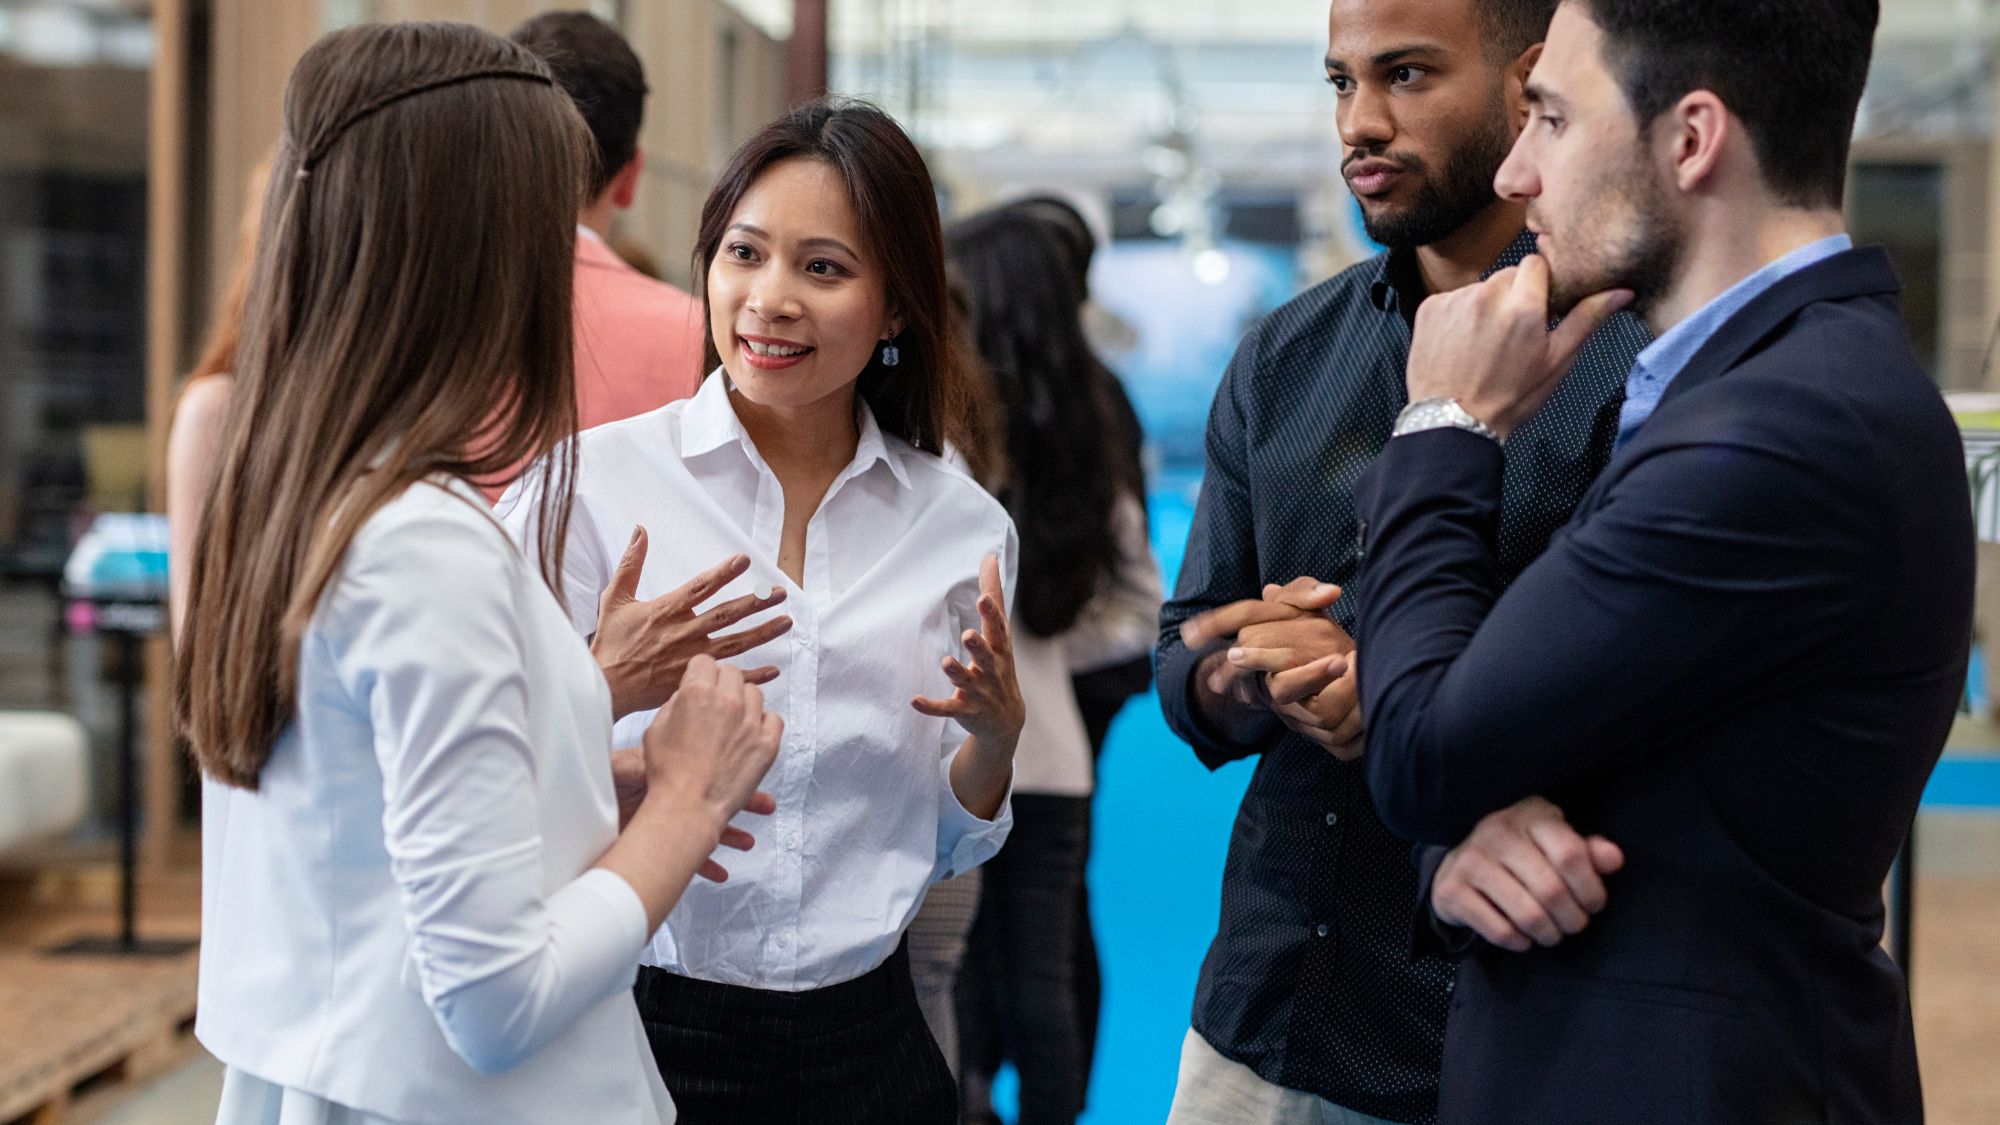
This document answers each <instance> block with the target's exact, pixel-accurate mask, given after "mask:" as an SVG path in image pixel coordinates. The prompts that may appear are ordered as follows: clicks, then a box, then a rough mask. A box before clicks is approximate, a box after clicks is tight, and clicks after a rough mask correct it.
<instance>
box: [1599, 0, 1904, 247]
mask: <svg viewBox="0 0 2000 1125" xmlns="http://www.w3.org/2000/svg"><path fill="white" fill-rule="evenodd" d="M1569 2H1572V3H1580V4H1582V5H1583V7H1584V10H1585V12H1586V13H1587V14H1588V15H1589V16H1590V19H1591V22H1593V23H1595V24H1596V25H1597V26H1598V28H1599V29H1600V30H1602V32H1603V33H1604V61H1605V64H1606V65H1607V66H1609V67H1610V68H1611V72H1612V74H1614V75H1615V76H1616V77H1617V79H1618V84H1619V85H1620V87H1622V88H1623V89H1624V91H1625V99H1626V101H1628V102H1630V103H1631V106H1632V110H1633V112H1634V113H1635V114H1637V115H1638V118H1639V121H1640V123H1641V124H1648V123H1650V122H1652V121H1653V120H1654V119H1656V118H1657V117H1659V115H1660V114H1662V113H1665V112H1666V111H1667V110H1668V109H1670V108H1672V107H1673V105H1674V104H1675V103H1677V102H1679V101H1680V100H1681V99H1682V98H1684V97H1686V96H1687V95H1688V94H1690V93H1692V92H1694V91H1696V90H1709V91H1711V92H1713V93H1714V94H1715V95H1716V96H1717V97H1718V98H1721V99H1722V102H1723V104H1724V105H1726V106H1728V107H1729V111H1730V112H1731V113H1733V114H1735V115H1736V116H1737V118H1739V119H1740V120H1741V121H1742V122H1743V128H1744V130H1745V131H1746V132H1747V133H1749V135H1750V142H1751V145H1752V147H1754V148H1755V149H1756V152H1757V160H1758V162H1759V164H1761V165H1762V167H1763V171H1764V180H1765V182H1766V183H1767V184H1769V185H1770V188H1771V190H1772V191H1773V192H1774V193H1775V194H1776V195H1777V196H1778V197H1779V198H1780V199H1782V200H1784V201H1785V202H1786V203H1788V204H1791V205H1792V206H1795V207H1838V206H1840V204H1841V200H1842V197H1843V196H1844V195H1845V192H1846V186H1847V150H1848V146H1849V143H1850V142H1851V141H1852V140H1853V137H1854V115H1855V113H1856V111H1857V110H1858V109H1859V108H1860V106H1861V91H1862V88H1863V87H1864V86H1866V85H1867V84H1868V63H1869V59H1870V57H1871V55H1872V54H1873V52H1874V46H1875V25H1876V23H1877V21H1878V20H1880V18H1881V3H1880V0H1672V2H1671V3H1662V2H1661V0H1569Z"/></svg>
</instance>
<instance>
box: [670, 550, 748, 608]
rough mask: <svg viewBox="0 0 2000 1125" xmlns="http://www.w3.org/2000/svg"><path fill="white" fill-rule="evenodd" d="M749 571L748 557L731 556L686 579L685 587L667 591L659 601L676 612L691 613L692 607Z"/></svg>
mask: <svg viewBox="0 0 2000 1125" xmlns="http://www.w3.org/2000/svg"><path fill="white" fill-rule="evenodd" d="M749 569H750V556H749V555H731V556H730V557H728V558H726V559H724V560H722V561H721V562H719V563H717V564H715V565H714V566H712V567H709V568H708V569H707V570H704V571H702V572H701V573H700V574H697V575H695V576H694V577H693V578H690V579H688V581H687V584H686V585H683V586H681V587H680V588H678V589H675V590H670V591H668V592H667V593H666V594H664V595H662V597H661V600H662V601H664V602H667V603H668V604H669V605H672V606H673V607H674V608H675V609H677V610H680V611H683V612H687V613H692V612H694V607H696V606H698V605H700V604H701V603H703V602H705V601H707V600H708V599H710V598H712V597H714V596H715V593H716V591H718V590H720V589H722V588H723V587H724V586H727V585H729V584H730V583H731V582H734V581H736V579H737V577H738V576H739V575H741V574H743V572H745V571H747V570H749Z"/></svg>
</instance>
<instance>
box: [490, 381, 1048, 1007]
mask: <svg viewBox="0 0 2000 1125" xmlns="http://www.w3.org/2000/svg"><path fill="white" fill-rule="evenodd" d="M857 421H858V423H859V427H860V441H859V443H858V445H857V447H856V449H855V453H854V459H853V461H852V462H851V463H849V464H848V466H847V467H846V468H845V469H843V470H842V471H841V473H840V474H839V475H838V476H837V477H836V478H835V480H834V482H833V485H832V486H831V487H830V488H828V489H827V492H826V496H825V497H824V499H822V500H821V501H820V506H819V509H818V511H817V512H815V513H814V514H813V517H812V520H811V522H810V523H809V524H808V525H807V529H806V557H805V565H804V567H803V576H804V578H805V581H804V583H803V584H799V583H794V582H793V581H792V580H791V579H790V578H789V577H787V576H786V575H785V574H784V572H783V571H781V570H779V569H778V565H777V560H778V545H779V543H778V541H779V536H780V534H781V532H782V530H783V527H784V514H785V499H784V490H783V488H782V486H781V485H780V484H779V482H778V478H777V476H776V474H774V473H773V472H772V471H771V469H770V466H769V465H767V464H766V463H765V461H764V458H763V457H762V456H761V455H760V454H759V453H758V452H757V448H756V446H755V444H754V443H753V442H752V441H751V440H750V437H749V435H748V434H747V433H746V432H745V431H744V429H743V425H742V423H741V422H740V421H739V420H738V419H737V417H736V412H735V409H734V408H733V407H732V406H731V405H730V400H729V392H728V381H727V379H726V377H725V376H723V375H722V374H721V373H719V372H718V373H717V374H714V375H711V376H709V378H708V379H707V380H706V381H704V383H703V384H702V387H701V390H700V391H699V392H697V393H696V394H695V396H694V397H693V398H691V399H687V400H684V401H681V402H676V403H672V404H669V405H668V406H665V407H663V408H661V409H659V410H656V411H653V412H651V413H649V414H642V415H640V416H638V417H636V418H630V419H627V420H625V421H622V422H614V423H612V424H610V425H608V426H600V427H598V428H596V429H593V430H590V431H587V432H586V433H584V434H583V435H582V436H581V437H580V438H579V439H578V441H579V448H578V468H577V483H576V504H575V507H574V509H573V510H572V512H571V515H570V527H569V539H568V545H567V552H566V556H565V559H564V568H563V574H564V584H565V587H566V590H565V597H564V600H565V602H566V604H567V607H568V609H569V611H570V614H571V615H572V617H573V618H574V620H575V627H576V630H577V632H579V633H581V634H584V635H586V636H587V635H590V634H592V633H594V632H596V629H597V606H598V597H599V595H600V594H601V593H602V591H603V589H604V587H605V586H607V585H609V584H610V581H611V575H612V571H613V569H614V568H615V567H616V565H617V563H618V560H619V558H620V557H621V556H623V554H624V553H625V547H626V545H627V543H628V542H629V541H630V540H631V537H632V529H633V528H634V527H637V526H641V525H643V526H644V527H645V528H646V530H647V533H648V540H649V543H650V547H649V553H648V554H647V556H646V565H645V568H644V570H643V571H642V572H641V574H640V577H639V589H638V596H639V597H640V598H641V599H650V598H656V597H659V596H660V595H662V594H665V593H667V592H668V591H670V590H673V589H675V588H676V587H679V586H681V585H683V584H684V583H686V582H687V581H688V580H689V579H692V578H693V577H694V576H695V575H697V574H699V573H700V572H702V571H704V570H707V569H708V568H710V567H712V566H714V565H716V564H717V563H719V562H721V561H723V560H724V559H726V558H728V557H729V556H731V555H736V554H745V555H748V556H750V559H751V564H750V570H749V572H748V573H747V574H745V575H743V576H742V577H741V578H738V579H737V580H736V581H735V582H733V583H731V584H730V585H729V586H728V587H727V588H726V589H724V590H723V591H722V592H721V593H720V594H718V595H716V597H715V598H714V599H712V600H711V601H710V602H709V603H706V605H719V604H721V603H722V602H724V601H726V600H728V599H730V598H735V597H738V596H741V595H743V594H747V593H750V592H752V591H753V590H754V591H757V592H765V591H768V590H770V589H771V588H772V587H773V586H783V587H784V588H785V589H786V591H787V596H786V600H785V602H784V603H783V604H782V605H781V606H780V607H779V608H778V609H776V610H773V611H771V612H772V614H776V613H784V614H787V615H789V616H790V617H791V618H792V620H793V626H792V630H791V632H790V633H789V634H787V635H786V636H783V637H780V638H778V639H777V640H776V641H773V642H771V643H769V644H766V645H763V646H761V647H759V648H756V649H753V650H751V651H750V652H748V653H746V654H744V655H742V656H740V657H737V658H735V659H734V660H732V661H731V663H733V664H736V665H738V666H740V667H743V668H756V667H761V666H764V665H773V666H775V667H777V669H778V671H779V674H778V678H777V680H776V681H775V682H773V683H771V684H768V685H766V686H765V688H764V693H765V705H766V706H767V707H769V708H770V709H771V710H773V711H775V712H777V713H778V714H779V715H782V716H783V717H784V719H785V737H784V742H783V743H782V744H781V745H780V747H779V750H778V759H777V761H776V762H775V763H774V764H773V765H772V767H771V772H770V773H769V774H768V775H767V776H766V777H765V779H764V781H763V785H762V788H764V789H766V790H768V791H769V792H770V793H771V794H772V795H773V796H774V797H776V798H777V802H778V811H777V813H776V814H775V815H774V816H769V817H761V816H747V815H745V816H739V817H737V819H736V823H737V824H738V825H739V826H740V827H742V828H744V829H746V830H748V831H749V832H751V833H752V834H753V835H755V836H756V837H757V847H756V848H755V849H754V850H752V851H751V852H749V853H747V854H742V853H735V852H730V853H727V854H725V855H722V856H720V857H719V858H720V859H721V861H722V863H723V865H724V866H725V867H727V868H728V869H729V881H728V882H726V883H706V882H697V883H696V884H695V885H694V886H693V887H690V888H689V889H688V892H687V893H686V894H684V895H683V896H681V900H680V903H679V904H678V905H677V906H676V907H675V908H674V911H673V913H672V914H670V915H669V916H668V918H667V922H666V925H664V926H663V927H661V929H660V931H659V932H658V934H656V935H655V936H654V938H653V942H652V945H651V947H650V948H649V949H648V950H647V953H646V956H645V961H646V963H648V964H652V965H657V966H659V967H661V968H664V969H666V970H668V971H670V972H674V973H678V974H680V975H683V976H689V977H695V978H698V979H701V980H710V981H719V982H722V983H726V984H737V985H746V986H750V987H755V988H765V989H772V990H776V991H786V992H791V991H800V990H804V989H810V988H823V987H825V986H827V985H831V984H838V983H840V982H841V981H845V980H851V979H853V978H855V977H859V976H861V975H863V974H865V973H867V972H868V971H869V970H871V969H873V968H875V967H876V966H878V965H880V964H881V963H882V962H884V961H886V960H887V959H888V958H889V955H890V954H892V953H894V952H895V951H896V945H897V943H898V942H899V941H900V940H901V939H902V934H903V930H904V929H905V928H906V927H907V926H908V925H909V922H910V919H911V918H912V917H913V916H914V915H915V914H916V910H917V906H918V904H919V903H921V902H922V901H923V897H924V891H925V889H926V888H927V887H929V885H930V884H931V883H932V882H934V881H936V880H939V879H943V878H946V877H948V876H950V875H953V874H957V873H959V872H963V871H967V870H970V869H971V868H973V867H976V866H978V865H979V864H981V863H984V862H985V861H986V860H987V859H988V858H989V857H991V856H992V855H993V854H994V853H995V852H997V851H999V850H1000V844H1001V842H1002V841H1003V840H1004V839H1005V838H1006V835H1007V831H1008V829H1009V828H1010V827H1011V826H1012V824H1013V813H1012V810H1011V807H1010V806H1009V805H1007V804H1004V803H1003V805H1002V807H1001V811H1000V813H999V814H998V815H997V816H996V817H995V818H994V819H992V820H990V821H988V820H981V819H980V818H979V817H977V816H974V815H973V814H972V813H971V812H970V811H968V810H967V809H966V808H965V807H964V806H963V805H962V804H960V803H959V801H958V798H957V796H956V795H954V793H953V792H952V788H951V762H952V759H953V757H954V756H955V755H956V753H957V751H958V748H959V746H960V745H961V744H962V742H963V741H964V739H965V732H964V731H963V730H961V729H960V728H959V727H958V725H957V724H956V723H952V722H950V721H948V720H945V719H935V718H929V717H926V716H924V715H921V714H919V713H917V712H916V711H915V710H914V709H912V708H911V706H910V700H911V698H912V697H913V696H917V695H926V696H932V697H943V696H947V695H949V694H951V690H952V689H951V684H950V681H949V680H947V679H946V678H945V675H944V672H943V670H942V669H941V668H940V666H939V662H940V661H941V660H942V659H943V658H944V657H945V656H946V655H948V654H957V655H958V656H959V657H960V658H961V659H963V658H964V656H965V650H964V647H963V646H962V645H961V644H960V643H959V637H960V634H961V633H962V632H963V631H964V630H966V629H976V628H978V627H979V613H978V609H977V603H978V599H979V564H980V560H981V559H982V558H983V557H984V556H986V555H989V554H990V555H997V556H999V557H1000V561H1001V572H1002V583H1003V585H1004V587H1005V588H1007V589H1012V588H1013V584H1014V573H1015V565H1016V563H1015V560H1016V556H1017V553H1018V551H1017V547H1016V542H1015V538H1014V523H1013V521H1012V520H1011V519H1010V518H1008V516H1007V511H1006V509H1005V508H1003V507H1002V506H1001V505H1000V503H999V502H998V501H996V500H994V499H993V498H992V497H991V496H989V495H987V493H986V491H985V490H984V489H982V488H981V487H979V485H978V484H976V483H975V482H974V481H973V480H972V479H971V478H970V477H968V476H967V475H965V473H964V472H963V471H962V470H960V469H958V468H956V467H955V466H953V465H951V464H949V463H948V462H947V461H945V460H944V459H943V458H940V457H935V456H932V455H930V454H927V453H923V452H920V451H918V450H917V449H915V448H914V447H912V446H910V445H909V444H908V443H907V442H904V441H902V440H900V439H898V438H896V437H894V436H892V435H890V434H887V433H884V432H883V431H882V429H881V427H880V426H878V425H877V424H876V421H875V418H874V415H873V414H872V413H871V412H870V411H869V410H868V409H867V407H866V406H861V407H859V408H858V411H857ZM532 487H533V486H532V481H530V482H526V486H525V487H523V488H521V489H519V490H518V491H517V492H515V493H512V494H510V495H509V496H507V497H503V498H502V499H501V501H500V504H499V507H498V509H497V514H499V515H500V517H501V518H502V520H503V521H504V522H506V523H507V524H508V525H509V529H510V530H511V531H513V532H514V534H515V537H516V540H517V541H519V542H522V543H532V542H534V541H535V534H534V520H533V516H534V512H533V508H534V505H533V504H532V503H531V502H529V501H528V500H527V499H526V497H527V496H528V495H529V494H530V493H531V491H532ZM706 605H705V606H704V608H706ZM767 616H768V615H767ZM762 620H765V617H758V618H754V619H753V621H762ZM746 624H747V623H746ZM743 627H746V626H738V627H737V628H743ZM730 631H734V630H730ZM651 718H652V713H651V712H642V713H639V714H634V715H629V716H627V717H625V718H624V719H622V720H620V721H619V723H618V726H617V729H616V735H615V738H614V741H615V742H616V743H617V744H618V745H620V746H630V745H637V744H638V742H639V739H640V736H641V734H642V733H643V732H644V730H645V728H646V724H647V722H648V721H650V719H651Z"/></svg>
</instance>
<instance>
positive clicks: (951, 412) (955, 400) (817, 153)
mask: <svg viewBox="0 0 2000 1125" xmlns="http://www.w3.org/2000/svg"><path fill="white" fill-rule="evenodd" d="M796 157H805V158H807V159H812V160H820V161H824V162H825V163H826V164H827V165H828V166H830V167H831V168H832V169H833V170H834V172H835V173H837V174H838V175H839V176H840V179H841V182H843V183H844V184H846V185H847V196H848V200H849V201H850V202H851V203H852V204H853V206H854V213H855V215H856V217H858V218H859V219H860V221H861V234H862V237H863V238H864V239H866V240H867V242H868V249H869V251H870V252H871V253H872V254H873V255H874V257H875V260H876V262H877V263H878V264H879V265H880V267H881V269H882V274H883V277H884V279H885V282H886V286H887V289H888V296H889V307H890V308H891V309H894V310H895V311H896V312H897V313H898V314H900V315H901V316H902V318H903V331H902V332H901V333H900V334H899V335H898V336H897V337H896V348H897V350H898V351H899V352H901V353H902V354H901V362H900V363H898V364H897V365H896V366H894V367H888V366H884V365H883V363H882V352H881V349H879V348H878V349H876V351H875V354H874V355H873V356H871V357H870V358H869V360H868V366H867V367H866V368H864V369H863V370H862V372H861V379H860V382H859V383H858V384H857V390H858V392H859V394H860V395H861V398H862V400H863V401H865V402H866V403H867V404H868V407H869V409H870V410H872V411H873V412H874V414H875V420H876V422H877V423H878V424H879V425H880V426H881V427H882V428H883V429H884V430H887V431H888V432H890V433H892V434H895V435H896V436H897V437H899V438H902V439H903V440H904V441H907V442H909V443H910V444H911V445H914V446H916V447H917V448H918V449H921V450H923V451H925V452H926V453H941V452H943V450H944V446H945V443H947V442H949V443H951V444H952V445H953V446H955V447H956V448H957V449H958V450H959V451H960V452H961V453H962V454H963V455H965V456H966V457H967V458H968V460H969V461H971V462H973V468H974V471H975V475H978V474H979V472H980V471H982V470H983V469H985V468H986V466H984V465H981V464H980V463H979V462H980V461H982V460H984V458H982V457H981V456H980V454H981V453H982V452H984V451H985V450H986V448H987V446H988V443H986V442H984V441H982V440H980V437H979V435H980V434H981V433H982V432H983V431H982V430H981V429H980V428H979V427H978V426H976V424H975V417H974V415H975V411H976V403H977V400H976V399H975V398H974V396H973V391H972V379H971V376H970V374H969V372H968V370H967V366H966V365H967V361H968V359H969V357H968V356H967V354H966V350H965V346H964V343H963V341H962V339H961V338H960V334H959V333H958V332H957V331H955V330H954V329H953V328H952V326H951V324H950V321H949V316H950V308H949V306H948V301H949V298H948V296H947V291H946V286H945V258H944V232H943V229H942V227H941V226H940V224H939V222H938V206H937V190H936V189H935V188H934V187H933V186H932V185H931V174H930V169H929V168H927V167H926V166H925V165H924V158H923V154H921V153H919V152H918V151H917V146H916V145H914V144H912V143H911V142H910V138H909V136H908V134H906V133H904V132H903V129H902V127H901V126H899V125H897V124H896V121H895V119H894V118H892V117H890V116H889V115H888V114H886V113H884V112H882V111H881V110H880V109H877V108H876V107H874V106H872V105H869V104H868V103H866V102H858V101H848V100H844V99H835V100H821V101H815V102H809V103H807V104H805V105H802V106H799V107H798V108H796V109H793V110H791V111H790V112H788V113H786V114H785V115H784V116H783V117H780V118H778V119H777V120H776V121H773V122H771V123H770V124H769V125H766V126H764V128H762V129H760V130H758V132H757V134H756V135H755V136H753V137H751V138H750V139H749V140H747V141H745V142H743V146H742V147H741V148H739V149H737V150H736V154H735V155H734V156H732V157H730V158H729V164H728V166H727V167H725V168H724V169H723V170H722V175H721V176H720V177H718V178H717V180H716V181H715V187H714V188H713V189H712V190H711V191H710V192H709V193H708V199H707V201H705V202H704V203H703V204H702V206H701V226H700V228H699V230H698V231H697V232H696V234H695V246H694V277H695V291H696V293H697V294H698V295H699V296H700V297H701V299H702V306H703V308H704V309H706V308H707V305H708V269H709V265H710V263H712V262H714V260H715V255H716V253H717V251H719V250H720V249H721V247H722V236H723V234H724V233H725V232H727V230H728V229H729V218H730V216H731V215H734V214H735V213H736V205H737V204H738V203H740V202H741V201H742V199H743V196H744V194H745V193H747V192H748V191H749V190H750V186H751V185H752V184H754V183H756V182H757V178H758V177H759V176H761V175H763V174H764V172H765V171H766V170H767V169H769V168H770V167H771V166H772V165H773V164H777V163H779V162H780V161H784V160H790V159H793V158H796ZM707 320H708V318H707V317H704V318H703V322H704V323H707ZM706 352H707V355H706V363H707V367H705V368H704V369H703V370H704V371H713V370H715V367H716V365H717V364H718V363H720V362H722V360H721V355H720V353H719V352H718V351H717V350H716V343H715V334H714V329H713V327H712V326H711V327H710V330H709V339H708V346H707V349H706Z"/></svg>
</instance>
